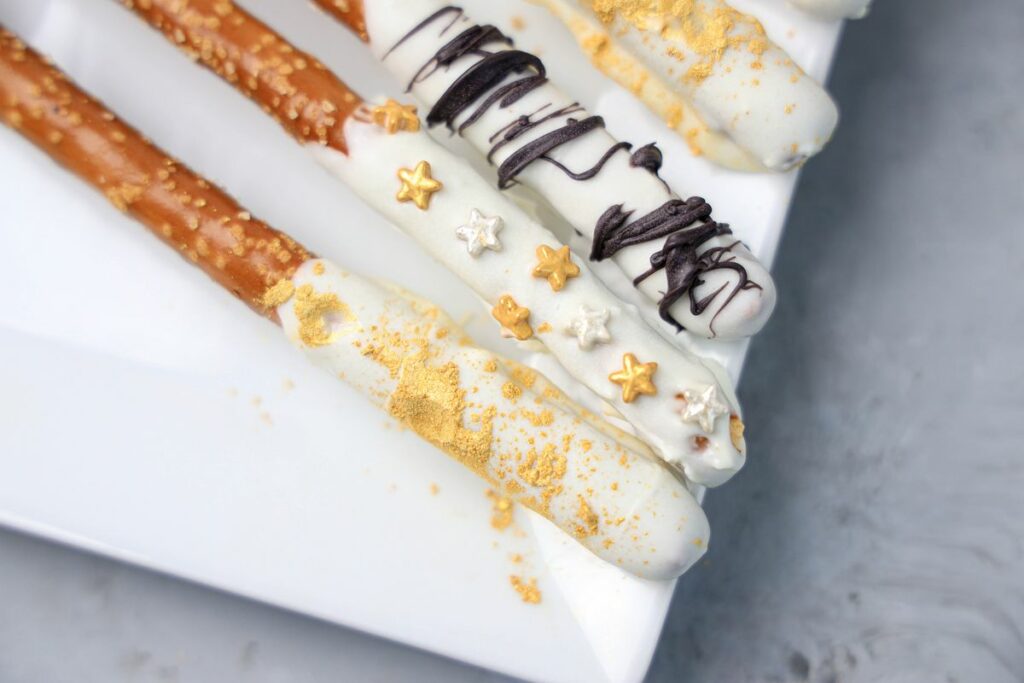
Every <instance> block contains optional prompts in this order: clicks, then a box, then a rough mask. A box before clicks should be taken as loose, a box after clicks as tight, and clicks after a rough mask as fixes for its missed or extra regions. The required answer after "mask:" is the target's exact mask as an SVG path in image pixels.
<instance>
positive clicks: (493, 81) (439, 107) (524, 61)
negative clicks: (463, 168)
mask: <svg viewBox="0 0 1024 683" xmlns="http://www.w3.org/2000/svg"><path fill="white" fill-rule="evenodd" d="M529 68H532V69H534V70H535V71H536V72H537V73H536V75H531V76H527V77H526V78H525V79H523V80H524V81H527V82H528V85H523V86H521V87H520V91H519V92H518V93H517V96H516V97H515V99H516V100H518V99H519V98H520V97H522V96H523V95H525V94H526V93H527V92H529V91H530V90H533V89H534V88H536V87H537V86H539V85H541V84H542V83H544V82H545V81H546V78H545V76H544V74H545V71H544V64H543V63H542V62H541V61H540V60H539V59H538V58H537V57H535V56H533V55H531V54H530V53H528V52H523V51H521V50H502V51H500V52H495V53H493V54H488V55H485V56H484V57H483V58H482V59H481V60H480V61H479V62H477V63H476V64H474V65H473V66H471V67H470V68H469V69H467V70H466V71H465V72H464V73H463V74H462V75H461V76H459V77H458V78H457V79H456V80H455V82H454V83H452V84H451V87H449V88H448V90H446V91H445V92H444V94H442V95H441V97H439V98H438V100H437V103H436V104H435V105H434V107H433V108H432V109H431V110H430V113H429V114H427V125H429V126H436V125H437V124H439V123H445V124H446V125H447V126H448V128H453V127H454V122H455V119H457V118H458V117H459V115H460V114H462V113H463V112H464V111H466V109H468V108H469V107H470V106H471V105H472V104H473V103H474V102H476V101H477V100H479V99H480V98H481V97H483V96H484V95H486V94H487V91H489V90H490V89H491V88H493V87H495V86H497V85H499V84H500V83H501V82H502V81H504V80H505V79H506V78H507V77H508V75H509V74H510V73H519V72H522V71H524V70H526V69H529ZM513 85H515V84H513ZM523 88H525V89H523Z"/></svg>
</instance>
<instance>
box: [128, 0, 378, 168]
mask: <svg viewBox="0 0 1024 683" xmlns="http://www.w3.org/2000/svg"><path fill="white" fill-rule="evenodd" d="M121 2H122V4H124V5H125V7H127V8H128V9H130V10H132V11H133V12H135V13H136V14H138V15H139V16H141V17H142V18H143V19H145V20H146V21H147V22H149V24H150V25H151V26H153V27H154V28H156V29H158V30H160V31H161V32H163V34H164V35H165V36H166V37H167V38H168V39H169V40H171V41H172V42H173V43H175V44H176V45H178V47H180V48H181V49H182V50H184V51H185V52H186V54H188V55H189V56H190V57H192V58H193V59H195V60H197V61H199V62H201V63H202V64H203V65H205V66H206V67H208V68H209V69H211V70H212V71H214V72H216V73H217V74H218V75H220V76H221V77H222V78H224V79H225V80H226V81H228V82H229V83H231V84H232V85H234V86H235V87H236V88H238V89H239V90H240V91H242V92H243V93H245V95H247V96H248V97H250V98H251V99H253V100H254V101H256V102H257V103H259V104H260V106H262V107H263V109H264V111H266V112H267V113H269V114H271V115H272V116H273V117H274V118H275V119H277V121H278V122H279V123H280V124H281V125H282V126H284V127H285V129H287V130H288V132H290V133H291V134H292V135H293V136H295V137H296V138H298V139H299V140H302V141H305V142H316V143H319V144H322V145H327V146H329V147H333V148H334V149H337V150H338V151H340V152H343V153H344V152H346V151H347V148H346V146H345V137H344V132H343V128H344V123H345V120H346V119H347V118H348V117H349V116H351V115H352V113H353V112H354V111H355V110H356V109H357V108H358V107H359V106H360V105H361V104H362V100H361V99H360V98H359V97H358V96H357V95H356V94H355V93H354V92H353V91H352V90H351V89H350V88H349V87H348V86H346V85H345V84H344V83H342V82H341V80H339V79H338V78H337V77H336V76H334V74H332V73H331V72H330V71H328V70H327V69H326V68H325V67H324V65H323V64H321V63H320V62H319V61H317V60H316V59H315V58H313V57H312V56H310V55H308V54H306V53H305V52H302V51H300V50H298V49H296V48H295V47H293V46H292V45H291V44H289V43H288V41H287V40H285V39H284V38H283V37H281V36H280V35H279V34H278V33H276V32H275V31H274V30H273V29H271V28H270V27H269V26H267V25H266V24H264V23H263V22H262V21H260V20H259V19H256V18H255V17H253V16H252V15H251V14H249V13H248V12H246V11H245V10H243V9H242V8H240V7H237V6H236V5H235V4H234V3H233V2H230V1H229V0H187V1H186V0H121ZM359 6H360V7H361V5H359Z"/></svg>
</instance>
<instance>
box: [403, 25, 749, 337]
mask: <svg viewBox="0 0 1024 683" xmlns="http://www.w3.org/2000/svg"><path fill="white" fill-rule="evenodd" d="M449 14H454V15H455V16H454V18H453V19H452V21H451V22H450V23H449V24H448V26H446V27H445V29H444V30H443V31H441V34H440V35H442V36H443V35H444V33H445V32H447V31H448V30H449V29H451V28H452V26H454V25H455V24H456V23H457V22H458V20H459V19H460V18H462V17H463V16H464V13H463V11H462V9H460V8H458V7H455V6H448V7H445V8H442V9H440V10H438V11H437V12H435V13H434V14H432V15H430V16H429V17H427V18H426V19H425V20H423V21H422V22H420V23H419V24H417V25H416V26H415V27H414V28H413V29H412V30H411V31H409V33H407V34H406V35H405V36H403V37H402V38H401V39H400V40H399V41H398V42H397V43H396V44H395V45H394V46H393V47H392V48H391V49H390V50H388V51H387V52H386V53H385V55H384V57H385V59H386V58H387V56H388V55H390V54H391V53H392V52H393V51H394V50H395V49H396V48H398V47H399V46H400V45H402V44H403V43H405V42H406V41H407V40H409V38H411V37H412V36H413V35H415V34H417V33H419V32H420V31H423V30H424V29H426V27H428V26H430V25H431V24H432V23H434V22H435V21H437V20H438V19H440V18H442V17H445V16H447V15H449ZM495 44H498V45H505V46H507V47H508V48H509V49H502V50H497V51H493V52H491V51H488V50H486V49H485V48H486V47H487V46H490V45H495ZM512 47H513V41H512V40H511V39H510V38H508V37H507V36H505V35H504V34H503V33H501V31H499V30H498V29H497V28H495V27H494V26H490V25H484V26H473V27H471V28H468V29H466V30H464V31H462V32H461V33H459V35H457V36H456V37H455V38H453V39H452V40H450V41H448V42H447V43H445V44H444V45H443V46H442V47H441V48H440V49H439V50H438V51H437V52H436V53H435V54H434V56H433V57H431V58H430V60H429V61H427V63H426V64H424V65H423V66H422V67H420V69H419V70H418V71H417V72H416V75H415V76H414V77H413V79H412V81H411V82H410V83H409V89H410V90H411V89H412V88H413V86H415V85H416V84H417V83H421V82H423V81H425V80H427V79H428V78H430V77H431V76H432V75H434V74H435V73H436V72H437V71H438V70H440V69H442V68H448V67H450V66H451V65H452V64H454V63H455V62H456V61H457V60H458V59H460V58H462V57H465V56H468V55H477V56H479V57H480V60H479V61H477V62H476V63H475V64H473V65H472V66H470V67H469V68H468V69H466V70H465V71H464V72H463V73H462V74H461V75H460V76H459V77H458V78H456V80H455V81H454V82H453V83H452V84H451V85H450V86H449V87H448V88H447V90H445V92H444V93H443V94H442V95H441V97H439V98H438V100H437V102H436V103H435V104H434V107H433V108H432V109H431V110H430V113H429V114H428V115H427V124H428V125H430V126H435V125H437V124H440V123H444V124H446V125H447V127H448V128H449V129H450V130H453V131H455V132H457V133H459V134H460V135H462V134H464V133H465V131H466V129H467V128H469V127H470V126H472V125H474V124H476V123H478V122H479V121H480V119H482V118H483V116H484V115H485V114H486V113H487V112H489V111H491V110H492V109H493V108H495V107H496V106H497V107H498V108H499V109H506V108H508V107H510V106H512V105H513V104H515V103H516V102H518V101H519V100H520V99H522V98H523V97H525V96H526V95H527V94H529V93H530V92H533V91H534V90H535V89H537V88H538V87H540V86H541V85H543V84H544V83H546V82H547V73H546V71H545V68H544V64H543V63H542V62H541V61H540V60H539V59H538V58H537V57H535V56H533V55H531V54H529V53H526V52H523V51H521V50H516V49H511V48H512ZM517 74H522V78H516V79H514V80H511V81H509V82H505V81H506V80H508V79H509V77H510V76H514V75H517ZM477 102H479V103H480V104H479V105H476V108H475V109H474V110H473V111H472V113H470V114H469V116H468V117H466V119H465V120H463V121H462V123H461V124H460V125H459V126H458V128H457V129H456V128H455V122H456V120H457V119H458V118H459V117H460V116H462V115H463V114H465V113H466V112H467V111H468V110H469V109H470V108H471V107H473V106H474V105H475V104H476V103H477ZM550 106H551V104H550V103H548V104H545V105H544V106H542V107H540V108H539V109H538V110H537V111H535V112H534V113H533V114H530V115H528V116H519V117H517V118H515V119H514V120H513V121H511V122H510V123H508V124H507V125H505V126H504V127H503V128H501V129H500V130H498V131H497V132H495V133H494V134H493V135H491V137H490V138H489V141H490V142H491V143H492V145H493V146H492V147H491V149H490V151H489V153H488V154H487V160H488V161H490V162H492V163H493V160H494V156H495V154H497V152H498V151H499V150H501V149H502V148H503V147H505V146H506V145H509V144H512V143H513V142H514V141H515V140H517V139H519V138H520V137H522V136H524V135H525V134H526V133H527V132H529V131H531V130H534V129H535V128H537V127H538V126H540V125H542V124H544V123H547V122H550V121H553V120H555V119H558V118H564V119H565V122H564V124H563V125H561V126H560V127H558V128H556V129H555V130H552V131H550V132H548V133H545V134H543V135H541V136H540V137H538V138H537V139H535V140H531V141H529V142H527V143H525V144H523V145H522V146H521V147H519V149H517V150H516V151H515V152H513V153H512V154H510V155H509V156H508V157H507V158H506V159H505V160H504V161H503V162H502V163H501V164H500V165H499V166H498V187H499V188H500V189H502V190H504V189H507V188H508V187H510V186H512V185H513V184H515V182H516V177H517V176H518V175H519V174H520V173H522V172H523V171H524V170H525V169H526V168H528V167H529V166H530V165H531V164H533V163H535V162H537V161H544V162H546V163H549V164H552V165H554V166H555V167H556V168H558V169H559V170H560V171H562V172H563V173H564V174H565V175H566V176H567V177H569V178H571V179H573V180H574V181H579V182H583V181H587V180H590V179H592V178H594V177H596V176H597V175H598V174H600V173H601V171H602V169H604V167H605V165H606V164H607V163H608V161H609V160H610V159H611V158H612V157H613V156H614V155H615V154H616V153H617V152H619V151H621V150H627V151H628V150H631V149H632V145H630V144H629V143H624V142H619V143H615V144H614V145H613V146H612V147H611V148H610V149H608V150H607V151H606V152H605V153H604V155H603V156H602V157H601V158H600V159H598V160H597V161H596V162H595V164H594V165H593V166H591V167H590V168H589V169H587V170H585V171H580V172H575V171H572V170H571V169H569V168H568V167H567V166H565V164H563V163H561V162H559V161H558V160H556V159H554V158H553V157H552V156H551V153H552V152H554V151H555V150H557V149H558V148H560V147H562V146H563V145H567V144H570V143H572V142H573V141H575V140H578V139H579V138H581V137H583V136H585V135H586V134H587V133H589V132H591V131H593V130H598V129H601V128H603V127H604V120H603V119H601V117H599V116H589V117H586V118H583V119H582V120H577V119H576V118H573V115H574V114H579V113H583V109H582V107H580V106H579V104H577V103H573V104H571V105H569V106H566V107H563V108H561V109H559V110H557V111H554V112H550V113H548V114H546V115H543V116H541V114H542V113H543V112H544V111H546V110H547V109H548V108H549V107H550ZM537 117H539V118H537ZM662 162H663V159H662V154H661V150H659V149H658V148H657V147H656V146H655V145H654V144H653V143H652V144H649V145H645V146H643V147H641V148H639V149H637V150H636V151H634V152H632V154H630V157H629V163H630V165H631V166H633V167H635V168H638V169H641V168H642V169H645V170H647V171H648V172H650V173H652V174H653V175H654V176H655V177H658V179H659V180H661V178H660V176H658V172H659V171H660V169H661V165H662ZM661 182H662V184H664V185H665V189H666V190H667V191H669V192H670V193H671V190H670V188H669V187H668V185H667V184H665V182H664V180H662V181H661ZM633 213H634V212H633V211H629V210H626V209H625V208H624V206H623V205H622V204H618V205H616V206H612V207H610V208H609V209H608V210H607V211H605V213H604V214H603V215H602V216H601V218H600V219H598V222H597V225H596V226H595V227H594V237H593V246H592V251H591V254H590V259H591V260H593V261H601V260H604V259H607V258H611V257H612V256H614V255H615V254H616V253H618V252H619V251H621V250H622V249H626V248H628V247H632V246H636V245H640V244H644V243H647V242H652V241H654V240H659V239H662V238H667V239H665V243H664V244H663V245H662V247H661V248H660V249H659V250H657V251H655V252H654V253H653V254H651V257H650V264H651V265H650V268H649V269H648V270H647V271H645V272H644V273H642V274H640V275H639V276H637V277H636V278H635V279H634V280H633V285H634V286H639V285H640V283H642V282H643V281H644V280H646V279H647V278H649V277H650V276H652V275H653V274H655V273H657V272H658V271H661V270H664V271H665V277H666V280H667V285H668V287H667V290H666V291H665V292H664V293H663V295H662V298H661V299H660V300H659V301H658V313H659V315H660V316H661V318H662V319H663V320H665V321H666V322H668V323H670V324H672V325H673V326H675V328H676V329H677V330H681V329H683V327H682V325H681V324H680V323H679V322H678V321H677V320H675V318H673V317H672V314H671V312H670V311H671V309H672V307H673V306H674V305H675V304H676V302H678V301H679V300H680V299H682V298H683V297H684V296H689V298H690V312H691V313H692V314H693V315H694V316H700V315H701V314H703V313H704V312H705V311H706V310H707V309H708V308H709V307H710V306H711V305H712V304H713V303H714V302H715V301H716V300H717V299H718V298H719V297H720V296H722V295H723V294H724V293H725V292H726V290H727V289H729V284H728V283H726V284H723V285H722V286H721V287H719V288H717V289H716V290H714V291H713V292H711V293H709V294H707V295H706V296H704V297H702V298H700V299H698V298H697V294H696V290H697V289H698V288H699V287H700V286H701V285H703V284H704V283H705V282H706V280H705V279H702V278H703V277H704V276H706V275H707V274H709V273H712V272H714V271H721V270H729V271H732V272H734V273H736V276H737V282H736V284H735V285H734V286H733V287H731V289H729V292H728V294H727V295H726V297H725V301H724V303H722V305H721V306H719V307H718V311H717V312H716V313H715V315H714V316H713V317H712V319H711V321H710V323H709V329H710V330H711V333H712V334H714V323H715V321H716V320H717V319H718V316H719V315H721V313H722V312H723V311H724V310H725V308H726V307H727V306H728V305H729V304H730V303H731V302H732V301H733V299H735V298H736V296H738V295H739V293H740V292H742V291H746V290H750V289H761V288H762V287H761V285H760V284H758V283H757V282H754V281H752V280H751V279H750V278H749V275H748V273H747V270H746V268H745V267H744V266H743V265H742V264H741V263H739V262H737V257H736V254H735V253H734V250H735V249H736V247H737V246H739V245H740V242H739V241H736V242H733V243H732V244H730V245H728V246H714V247H705V245H706V243H707V242H708V240H711V239H713V238H716V237H721V236H723V235H729V234H731V233H732V231H731V230H729V226H727V225H725V224H721V223H717V222H715V221H714V220H713V219H712V218H711V206H710V205H709V204H708V203H707V202H705V201H704V200H703V199H702V198H700V197H691V198H690V199H687V200H685V201H683V200H681V199H678V198H673V199H670V200H669V201H667V202H665V203H664V204H663V205H661V206H660V207H658V208H657V209H655V210H653V211H651V212H649V213H647V214H645V215H643V216H640V217H639V218H637V219H636V220H633V221H631V220H630V219H631V218H633ZM702 248H703V249H702Z"/></svg>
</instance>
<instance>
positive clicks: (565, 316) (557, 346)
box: [134, 0, 746, 486]
mask: <svg viewBox="0 0 1024 683" xmlns="http://www.w3.org/2000/svg"><path fill="white" fill-rule="evenodd" d="M134 8H135V9H136V11H137V13H138V14H140V15H141V16H143V17H144V18H145V19H146V20H147V21H149V22H150V23H152V24H154V25H156V26H159V27H160V28H161V29H162V30H163V32H164V33H165V34H166V35H169V36H174V35H181V36H183V37H184V40H183V41H178V42H179V43H180V42H184V44H186V45H190V44H195V43H198V42H201V40H209V41H210V42H211V44H212V45H213V46H214V48H216V47H217V46H218V42H217V41H218V38H217V36H216V34H215V32H214V33H211V32H210V31H205V32H204V33H202V34H201V35H198V36H193V35H192V33H191V28H190V27H192V26H196V25H201V26H206V25H208V24H209V19H210V18H211V17H213V16H215V15H216V14H215V13H216V9H217V8H222V14H221V15H220V16H221V20H222V22H226V23H229V24H231V25H233V26H235V27H236V29H238V30H241V27H247V28H246V32H247V34H250V35H252V36H262V38H261V39H260V40H259V41H256V42H257V44H259V43H262V42H267V43H269V44H272V45H276V46H279V47H281V46H284V45H287V43H285V42H284V39H283V38H281V37H280V36H277V35H276V34H274V33H273V32H272V30H271V29H270V28H269V27H267V26H265V25H264V24H262V23H260V22H259V21H258V20H257V19H255V18H253V17H252V16H250V15H248V14H247V13H245V11H244V10H242V9H241V8H238V7H236V6H232V5H230V3H227V2H224V1H223V0H191V1H190V2H189V3H188V4H183V3H179V2H177V0H148V2H147V3H146V4H145V7H143V6H142V5H141V4H138V3H136V4H135V5H134ZM288 47H289V54H301V53H299V52H298V50H297V49H295V48H293V47H291V46H288ZM228 59H229V61H228V62H227V63H230V59H232V58H231V57H230V55H229V58H228ZM309 59H310V60H311V59H312V58H309ZM200 61H201V62H203V63H206V62H207V58H206V57H203V56H202V55H200ZM213 66H214V68H216V69H217V71H218V72H220V73H223V72H224V71H225V67H226V63H225V62H224V61H223V60H219V59H218V60H215V61H214V63H213ZM323 73H325V74H326V72H323ZM236 84H237V82H236ZM301 92H302V91H301V90H300V91H299V93H300V94H301ZM264 95H265V94H264ZM339 132H340V134H341V135H342V137H343V139H344V142H345V145H346V149H347V153H346V152H342V151H341V150H339V149H338V148H337V147H334V146H332V145H322V144H315V143H307V144H306V147H307V148H308V149H309V151H310V152H311V153H312V154H313V155H314V156H315V157H316V158H317V159H318V160H319V161H320V162H321V163H322V165H323V166H324V167H325V168H327V169H328V170H329V171H331V173H332V174H334V175H335V176H336V177H338V178H339V179H341V180H342V181H343V182H345V183H346V184H347V185H348V186H349V187H351V188H352V189H354V190H355V191H356V192H357V193H358V194H359V195H360V196H361V197H362V198H363V199H365V200H366V201H367V202H368V203H369V204H371V205H372V206H373V207H374V208H376V209H377V210H378V211H379V212H381V213H382V214H383V215H384V216H386V217H387V218H389V219H390V220H391V221H392V222H394V223H395V224H396V225H398V226H400V227H401V228H402V229H403V230H404V231H405V232H407V233H408V234H410V235H411V236H413V237H414V238H415V239H416V240H417V241H418V242H419V243H420V244H421V245H422V246H423V247H424V248H425V249H426V250H427V251H428V252H429V253H430V254H431V255H433V256H434V257H435V258H437V259H438V260H440V261H441V262H442V263H444V264H445V265H446V266H448V267H449V268H450V269H451V270H453V271H454V272H455V273H457V274H458V275H459V276H460V277H461V278H462V279H463V280H464V281H465V282H467V283H468V284H469V285H470V286H471V287H473V288H474V289H475V290H476V292H477V293H478V294H479V295H480V296H481V297H482V298H483V299H484V300H485V301H486V302H487V303H488V305H489V306H490V307H492V314H493V316H494V317H495V318H496V319H497V320H498V322H499V323H500V324H501V325H502V327H503V328H504V330H505V332H506V333H507V334H508V335H510V336H515V337H516V338H518V339H520V340H536V341H539V342H540V343H541V344H543V345H544V346H545V347H546V348H547V349H548V350H549V351H550V352H551V353H552V354H553V355H554V356H555V357H556V358H557V359H558V361H559V362H560V363H561V364H562V365H563V366H564V367H565V368H566V370H568V371H569V372H570V373H571V374H572V375H573V376H574V377H575V378H576V379H577V380H579V381H580V382H582V383H583V384H584V385H586V386H587V387H588V388H590V389H591V390H592V391H593V392H594V393H596V394H597V395H598V396H600V397H601V398H603V399H604V400H605V401H606V402H607V403H608V404H610V405H611V406H612V407H613V409H614V410H615V411H616V412H617V413H618V414H620V415H622V416H623V417H624V418H625V419H626V420H627V421H628V422H629V423H630V424H631V425H633V427H635V429H636V430H637V433H638V435H639V436H640V437H641V438H642V439H643V440H644V441H646V442H647V443H648V444H650V445H651V446H652V447H653V448H654V449H655V451H656V452H657V454H658V455H659V456H660V457H662V458H663V459H664V460H666V461H667V462H669V463H671V464H673V465H674V466H676V467H678V468H679V469H680V470H681V471H682V472H683V473H684V474H685V475H686V476H687V477H688V478H689V479H691V480H692V481H694V482H696V483H699V484H704V485H707V486H717V485H719V484H722V483H724V482H725V481H727V480H728V479H729V478H730V477H731V476H732V475H734V474H735V473H736V472H737V471H738V470H739V469H740V468H741V467H742V466H743V463H744V462H745V449H746V446H745V442H744V440H743V438H742V421H741V418H740V414H739V407H738V402H737V400H736V397H735V395H734V393H733V391H732V388H731V387H730V385H729V381H728V379H727V378H726V377H725V375H724V373H723V372H722V371H721V369H720V368H719V367H718V366H716V365H715V364H714V363H713V362H710V361H704V360H701V359H698V358H696V357H694V356H692V355H691V354H690V353H689V352H687V351H684V350H681V349H677V348H675V347H673V346H672V345H671V344H670V343H668V342H666V341H665V340H664V339H663V338H662V337H660V336H659V335H657V334H654V333H652V330H651V329H650V328H649V327H648V326H647V325H645V324H644V322H643V321H642V320H641V319H640V317H639V316H638V315H637V314H636V313H635V312H634V311H633V310H631V309H630V308H629V307H628V306H623V305H622V303H621V301H619V300H618V299H616V298H615V297H614V296H613V295H611V294H610V293H609V292H608V291H607V289H606V288H605V287H603V286H602V285H601V283H600V282H599V281H598V280H597V278H596V276H595V275H594V274H593V271H592V270H591V269H589V268H588V267H587V265H586V264H585V263H580V262H579V260H578V259H576V260H574V259H573V257H572V255H571V254H570V253H569V251H568V249H567V248H564V247H562V246H561V245H560V244H559V243H558V242H557V239H556V238H555V236H554V235H553V234H552V233H551V232H550V231H548V230H546V229H545V228H543V227H542V226H540V225H538V224H537V223H536V222H534V221H533V220H531V219H530V218H529V217H528V216H527V215H526V214H525V213H524V212H523V211H522V210H520V209H519V208H517V207H516V206H515V205H514V204H513V203H512V202H511V201H510V200H508V199H507V198H506V197H504V196H503V195H502V194H501V193H500V192H499V191H497V190H496V189H495V188H493V187H491V186H490V185H489V184H488V183H487V182H486V181H485V180H483V179H482V178H481V177H480V176H479V175H477V174H476V173H475V172H474V171H473V170H472V169H471V168H470V167H469V166H468V164H466V163H465V162H464V161H463V160H462V159H459V158H458V157H456V156H454V155H453V154H451V153H450V152H448V151H447V150H445V149H444V148H443V147H442V146H440V145H438V144H437V143H436V142H434V141H433V140H432V139H431V138H430V137H429V136H428V135H427V134H426V132H425V131H423V130H422V129H420V126H419V119H418V118H417V117H416V116H415V115H413V114H412V113H411V112H410V111H409V110H408V109H407V108H405V107H403V106H401V105H399V104H397V103H394V102H391V103H388V104H385V105H381V106H378V107H374V108H372V109H371V108H366V109H360V110H358V111H356V112H355V113H354V114H353V115H352V116H350V117H349V118H348V119H347V120H345V121H344V123H343V124H342V126H341V129H340V131H339ZM396 171H397V178H396ZM643 173H644V174H645V177H646V176H647V172H646V171H643ZM655 183H656V184H657V186H658V188H659V190H658V191H659V192H661V193H662V194H664V193H665V190H664V189H662V188H661V186H660V183H658V182H657V181H655ZM395 190H399V191H398V193H397V195H396V193H395ZM724 272H725V273H726V274H727V273H728V272H730V271H724ZM718 275H719V276H720V275H722V273H719V274H718ZM708 279H709V280H710V279H711V278H710V277H709V278H708ZM654 368H656V370H655V369H654ZM655 372H656V373H657V374H656V376H654V374H655ZM646 374H650V375H652V377H651V378H650V379H651V382H650V383H649V384H648V383H646V382H645V379H646ZM702 397H706V398H702Z"/></svg>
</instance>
